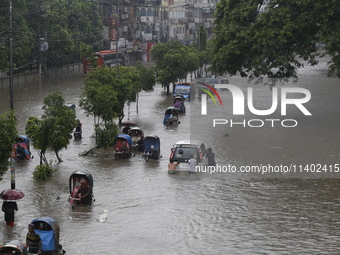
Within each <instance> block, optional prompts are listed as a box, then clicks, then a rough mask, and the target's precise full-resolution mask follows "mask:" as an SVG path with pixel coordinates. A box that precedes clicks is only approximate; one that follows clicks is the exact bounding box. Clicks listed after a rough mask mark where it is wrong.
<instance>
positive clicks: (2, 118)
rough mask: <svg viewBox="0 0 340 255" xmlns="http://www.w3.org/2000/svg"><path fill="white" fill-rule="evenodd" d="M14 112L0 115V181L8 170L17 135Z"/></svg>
mask: <svg viewBox="0 0 340 255" xmlns="http://www.w3.org/2000/svg"><path fill="white" fill-rule="evenodd" d="M16 125H17V122H16V119H15V113H14V111H10V112H8V113H4V114H1V115H0V180H1V179H2V176H3V174H4V173H5V172H6V171H7V169H8V165H9V164H8V163H9V161H8V159H9V158H10V157H11V151H12V150H13V148H14V147H13V144H14V143H15V138H16V137H17V135H18V132H17V129H16Z"/></svg>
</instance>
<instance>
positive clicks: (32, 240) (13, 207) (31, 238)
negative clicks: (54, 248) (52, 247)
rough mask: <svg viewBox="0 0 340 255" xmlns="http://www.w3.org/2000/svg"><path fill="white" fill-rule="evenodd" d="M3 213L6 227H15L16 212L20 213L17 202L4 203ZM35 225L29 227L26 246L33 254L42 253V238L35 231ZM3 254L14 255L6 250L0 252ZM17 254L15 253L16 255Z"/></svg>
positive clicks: (42, 226) (41, 226) (42, 227)
mask: <svg viewBox="0 0 340 255" xmlns="http://www.w3.org/2000/svg"><path fill="white" fill-rule="evenodd" d="M2 211H3V212H4V213H5V221H6V225H8V226H11V227H13V226H14V212H15V211H18V205H17V203H16V202H13V201H4V202H3V203H2ZM40 228H41V229H44V225H43V224H41V225H40ZM34 229H35V226H34V224H29V225H28V233H27V235H26V246H27V247H28V251H29V252H31V253H37V254H40V253H41V246H42V242H41V238H40V236H39V234H37V233H36V232H35V231H34ZM1 254H13V253H12V251H11V250H9V249H7V250H6V249H5V250H2V251H1V252H0V255H1ZM14 254H15V253H14Z"/></svg>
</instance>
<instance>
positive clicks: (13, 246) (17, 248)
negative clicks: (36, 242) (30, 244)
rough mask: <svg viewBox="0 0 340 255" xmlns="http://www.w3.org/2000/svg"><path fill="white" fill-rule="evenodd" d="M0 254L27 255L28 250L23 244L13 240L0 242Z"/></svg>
mask: <svg viewBox="0 0 340 255" xmlns="http://www.w3.org/2000/svg"><path fill="white" fill-rule="evenodd" d="M9 252H11V253H9ZM0 254H14V255H28V252H27V248H26V246H25V244H23V243H21V242H19V241H17V240H13V241H7V242H4V243H0Z"/></svg>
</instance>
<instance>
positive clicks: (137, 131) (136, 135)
mask: <svg viewBox="0 0 340 255" xmlns="http://www.w3.org/2000/svg"><path fill="white" fill-rule="evenodd" d="M128 135H129V136H130V137H131V139H132V148H133V149H136V147H137V146H138V142H139V140H140V139H141V138H142V137H144V132H143V130H142V129H141V128H140V127H132V128H130V129H129V133H128Z"/></svg>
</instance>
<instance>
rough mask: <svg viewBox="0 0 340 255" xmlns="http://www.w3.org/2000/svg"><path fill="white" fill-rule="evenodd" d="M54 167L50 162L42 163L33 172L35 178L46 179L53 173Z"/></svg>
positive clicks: (38, 179) (37, 179)
mask: <svg viewBox="0 0 340 255" xmlns="http://www.w3.org/2000/svg"><path fill="white" fill-rule="evenodd" d="M53 171H54V169H53V168H52V167H50V166H49V165H48V164H42V165H39V166H37V167H36V168H35V170H34V172H33V178H34V180H36V181H46V180H47V178H48V177H50V176H51V175H52V172H53Z"/></svg>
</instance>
